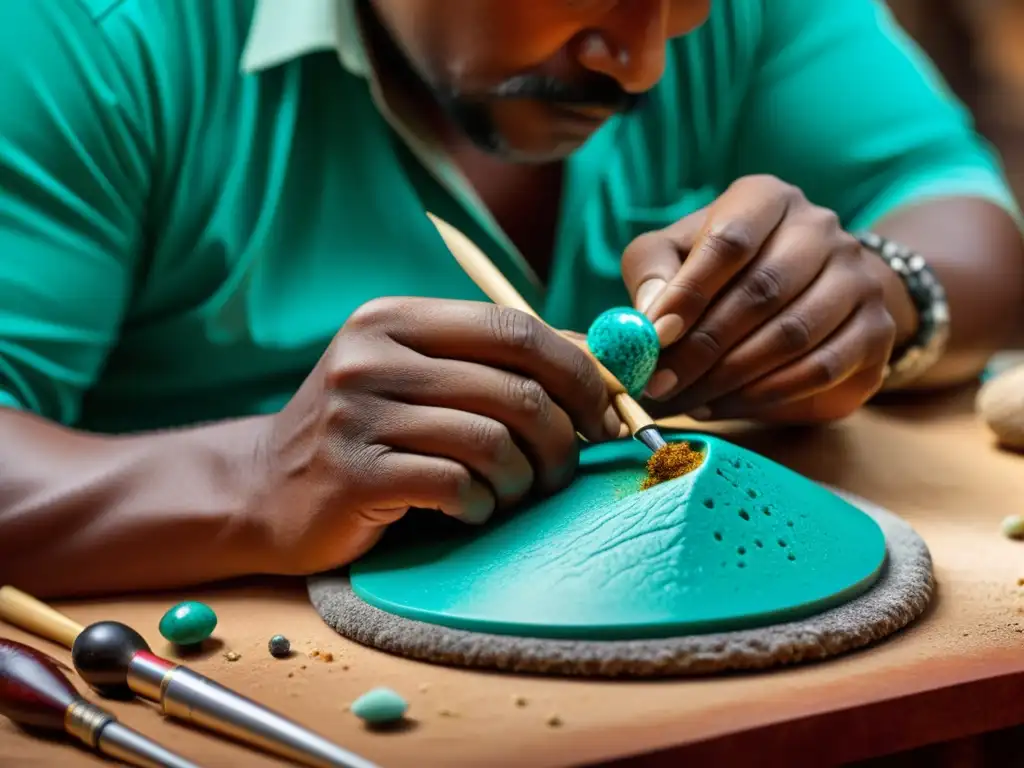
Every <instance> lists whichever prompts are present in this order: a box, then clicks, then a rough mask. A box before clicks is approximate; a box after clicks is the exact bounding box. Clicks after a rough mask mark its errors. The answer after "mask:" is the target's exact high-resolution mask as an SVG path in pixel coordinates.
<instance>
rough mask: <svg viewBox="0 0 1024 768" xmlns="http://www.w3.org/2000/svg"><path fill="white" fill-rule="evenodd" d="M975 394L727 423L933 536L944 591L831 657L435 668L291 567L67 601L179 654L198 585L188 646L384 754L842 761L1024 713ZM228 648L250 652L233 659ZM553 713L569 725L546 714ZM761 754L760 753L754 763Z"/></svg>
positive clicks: (996, 487) (1009, 503)
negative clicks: (737, 670) (390, 721)
mask: <svg viewBox="0 0 1024 768" xmlns="http://www.w3.org/2000/svg"><path fill="white" fill-rule="evenodd" d="M972 398H973V393H972V392H967V393H964V394H963V395H962V396H960V397H957V398H955V399H953V400H947V401H945V402H942V403H934V402H932V403H928V402H924V403H919V404H916V405H915V404H910V405H903V406H891V407H887V408H884V409H875V410H869V411H864V412H861V413H859V414H857V415H856V416H854V417H853V418H851V419H849V420H848V421H846V422H844V423H843V424H840V425H836V426H833V427H830V428H824V429H790V430H781V431H780V430H774V431H773V430H754V429H747V428H744V427H743V426H742V425H737V426H735V427H732V426H730V427H729V428H728V429H726V430H725V432H726V433H727V434H728V436H729V437H730V439H733V440H735V441H736V442H738V443H740V444H743V445H745V446H747V447H749V448H752V449H754V450H757V451H759V452H761V453H763V454H765V455H767V456H769V457H771V458H774V459H776V460H778V461H781V462H782V463H784V464H786V465H788V466H790V467H792V468H794V469H796V470H798V471H800V472H803V473H804V474H806V475H808V476H810V477H812V478H814V479H817V480H819V481H822V482H827V483H832V484H835V485H837V486H839V487H841V488H845V489H847V490H849V491H852V492H853V493H857V494H860V495H861V496H864V497H865V498H868V499H870V500H872V501H874V502H876V503H879V504H881V505H883V506H885V507H887V508H888V509H890V510H892V511H894V512H897V513H898V514H900V515H902V516H904V517H905V518H906V519H907V520H909V521H910V522H911V523H912V524H913V525H914V526H915V527H916V528H917V530H918V531H919V532H920V533H921V534H922V535H923V536H924V538H925V539H926V541H927V542H928V544H929V546H930V547H931V551H932V555H933V557H934V559H935V564H936V575H937V579H938V583H939V589H938V595H937V598H936V600H935V602H934V604H933V606H932V607H931V609H930V610H929V611H928V613H927V614H926V615H925V616H924V617H923V618H922V619H921V620H920V621H918V622H917V623H915V624H914V625H912V626H911V627H909V628H908V629H907V630H905V631H903V632H901V633H899V634H898V635H897V636H895V637H893V638H891V639H890V640H888V641H886V642H883V643H881V644H879V645H877V646H875V647H873V648H870V649H867V650H865V651H862V652H859V653H855V654H852V655H849V656H846V657H842V658H838V659H835V660H832V661H829V662H824V663H821V664H816V665H810V666H804V667H798V668H793V669H788V670H781V671H776V672H771V673H766V674H756V675H736V676H730V677H723V678H714V679H706V680H681V681H673V682H660V683H650V682H648V683H614V682H606V681H565V680H557V679H544V678H529V677H514V676H508V675H497V674H483V673H477V672H470V671H466V670H458V669H447V668H440V667H434V666H430V665H426V664H420V663H415V662H411V661H407V660H405V659H400V658H393V657H389V656H386V655H384V654H381V653H378V652H375V651H372V650H368V649H365V648H361V647H357V646H354V645H353V644H351V643H348V642H346V641H345V640H343V639H341V638H339V637H338V636H337V635H335V634H334V633H333V632H331V631H330V630H329V629H328V628H327V627H326V626H325V625H324V624H323V622H322V621H321V620H320V619H319V617H317V616H316V614H315V613H314V612H313V611H312V609H311V608H310V607H309V605H308V603H307V601H306V598H305V593H304V590H303V586H302V583H301V582H300V581H295V580H282V581H270V582H266V581H265V582H258V583H257V582H252V583H246V584H235V585H228V586H221V587H218V588H216V589H207V590H192V591H187V592H186V591H181V592H176V593H174V594H168V595H155V596H147V597H143V598H131V599H121V600H107V601H89V602H80V603H63V604H58V605H57V606H56V607H57V608H59V609H60V610H62V611H64V612H66V613H67V614H68V615H69V616H71V617H72V618H73V619H75V620H76V621H79V622H83V623H87V622H91V621H96V620H99V619H116V620H119V621H124V622H126V623H128V624H130V625H131V626H133V627H135V628H136V629H137V630H138V631H140V632H141V633H142V634H143V635H144V636H145V637H146V639H147V640H148V641H149V642H150V643H152V644H153V648H154V651H156V652H157V653H159V654H161V655H166V656H168V657H171V658H173V653H174V652H173V650H172V649H170V648H168V647H167V645H166V643H164V642H163V640H162V639H161V638H160V636H159V633H158V632H157V623H158V621H159V619H160V616H161V614H162V613H163V612H164V611H165V610H166V609H167V608H168V606H170V605H172V604H173V603H175V602H177V601H179V600H182V599H200V600H204V601H206V602H208V603H209V604H210V605H211V606H212V607H213V608H214V609H215V610H216V611H217V612H218V614H219V617H220V623H219V624H218V627H217V633H216V634H217V639H218V641H219V642H220V643H222V644H223V646H222V647H219V648H217V647H212V648H211V649H210V651H209V652H208V653H206V654H203V655H200V656H198V657H196V658H193V659H190V660H188V663H189V664H191V665H193V666H194V667H195V668H196V669H197V670H199V671H200V672H202V673H204V674H208V675H210V676H211V677H213V678H214V679H216V680H218V681H220V682H223V683H225V684H227V685H229V686H232V687H234V688H236V689H238V690H239V691H241V692H243V693H245V694H246V695H249V696H252V697H253V698H255V699H256V700H258V701H262V702H264V703H267V704H270V705H272V706H275V707H279V708H281V709H282V710H284V711H285V712H286V713H288V714H289V715H291V716H292V717H294V718H296V719H298V720H299V721H300V722H302V723H305V724H307V725H309V726H310V727H312V728H314V729H317V730H321V731H323V732H325V733H330V734H332V736H333V737H334V738H336V739H337V740H338V741H339V742H341V743H342V744H344V745H345V746H346V747H348V748H350V749H354V750H356V751H357V752H360V753H361V754H364V755H365V756H366V757H368V758H371V759H373V760H375V761H377V762H378V763H380V764H382V765H385V766H389V767H391V766H395V767H396V768H398V767H401V766H423V765H444V766H449V767H451V768H461V767H463V766H465V767H466V768H469V767H470V766H473V767H474V768H475V767H476V766H484V765H486V766H488V768H492V767H494V768H501V767H502V766H523V765H529V766H531V768H532V767H534V766H536V767H537V768H545V767H546V766H566V765H581V764H595V765H596V764H617V765H654V766H660V765H666V766H667V765H673V766H675V765H687V766H691V767H692V766H699V765H712V764H714V765H741V764H751V765H759V766H775V765H779V766H787V767H789V766H803V765H808V766H810V765H813V766H828V765H835V764H837V763H841V762H845V761H853V760H862V759H864V758H866V757H870V756H873V755H879V754H886V753H891V752H896V751H899V750H906V749H910V748H913V747H917V746H920V745H923V744H929V743H933V742H937V741H948V740H954V739H960V738H962V737H965V736H969V735H971V734H975V733H980V732H983V731H990V730H995V729H999V728H1004V727H1007V726H1010V725H1014V724H1018V723H1024V697H1022V696H1021V695H1020V691H1021V690H1022V685H1024V652H1022V649H1024V589H1022V588H1021V587H1018V584H1017V581H1018V579H1022V578H1024V544H1021V543H1018V542H1012V541H1009V540H1007V539H1005V538H1003V537H1002V535H1001V534H1000V532H999V523H1000V520H1001V519H1002V518H1003V517H1004V516H1006V515H1008V514H1011V513H1020V512H1021V504H1022V499H1024V457H1021V456H1018V455H1012V454H1007V453H1002V452H1000V451H998V450H997V449H996V448H995V447H994V446H993V444H992V441H991V439H990V436H989V433H988V431H987V430H986V429H985V428H984V426H983V425H981V424H980V423H979V422H978V421H977V419H976V418H975V417H974V415H973V413H972V412H971V410H970V408H971V402H972ZM277 633H283V634H285V635H287V636H288V637H289V638H290V639H291V641H292V646H293V647H294V648H295V649H297V651H298V654H297V655H296V656H295V657H294V658H292V659H289V660H284V661H278V660H275V659H273V658H271V657H270V655H269V653H268V652H267V641H268V639H269V638H270V637H271V636H272V635H274V634H277ZM0 634H4V635H8V636H10V637H13V638H14V639H16V640H20V641H22V642H27V643H28V644H30V645H35V646H37V647H39V648H41V649H43V650H45V651H46V652H48V653H52V654H53V655H54V656H56V657H57V658H59V659H62V660H67V659H68V658H69V654H68V652H67V651H66V650H65V649H63V648H60V647H58V646H55V645H53V644H49V643H44V642H41V641H38V640H36V639H34V638H30V637H29V636H27V635H25V634H24V633H21V632H18V631H16V630H8V629H7V628H2V629H0ZM313 648H319V649H322V650H325V651H330V652H331V653H333V654H334V657H335V660H334V662H333V663H329V664H328V663H325V662H322V661H318V660H314V659H310V658H307V657H306V656H305V653H306V652H308V651H310V650H311V649H313ZM226 650H234V651H237V652H239V653H241V654H242V657H241V659H239V660H238V661H236V662H234V663H231V662H228V661H226V660H225V659H224V658H223V656H222V653H223V651H226ZM376 685H387V686H391V687H393V688H395V689H396V690H398V691H400V692H401V693H402V694H404V695H405V696H406V697H408V699H409V700H410V702H411V708H410V713H409V714H410V717H411V718H413V719H414V721H415V725H414V726H413V727H410V728H407V729H405V730H403V731H401V732H393V733H372V732H368V731H366V730H364V729H363V728H362V727H361V726H360V725H359V724H358V723H357V721H356V720H355V718H354V717H353V716H352V715H351V714H350V713H348V712H347V711H346V709H345V707H346V705H347V704H349V703H350V702H351V701H352V699H354V698H355V697H356V696H358V695H359V694H361V693H363V692H365V691H366V690H368V689H369V688H371V687H373V686H376ZM421 687H423V690H421ZM515 697H523V698H525V700H526V702H527V703H526V706H517V705H516V703H515ZM110 708H111V710H112V711H114V712H115V713H116V714H117V715H118V717H121V718H123V720H124V722H125V723H126V724H127V725H129V726H132V727H136V728H138V729H139V730H141V731H142V732H143V733H145V734H146V735H149V736H151V737H153V738H155V739H157V740H159V741H161V742H163V743H168V744H174V745H175V747H176V749H178V750H179V751H180V752H181V753H182V754H183V755H185V756H188V757H191V758H192V759H194V760H196V761H197V762H199V763H201V764H203V765H204V766H213V767H214V768H216V767H217V766H225V767H226V766H236V765H246V766H253V767H254V768H257V767H258V766H269V765H278V764H279V763H276V762H274V761H272V760H270V759H268V758H264V757H262V756H255V755H253V754H252V753H248V752H246V751H245V749H244V748H242V747H238V746H234V745H230V744H227V743H224V742H221V741H218V740H214V739H212V738H209V737H207V736H205V735H202V734H199V733H196V732H192V731H187V730H185V729H183V728H181V727H179V726H175V725H174V724H172V723H168V722H165V721H163V720H162V719H161V718H160V717H159V715H158V714H157V713H156V712H154V711H152V710H151V709H150V708H148V707H144V706H140V705H138V704H118V703H112V704H111V705H110ZM552 715H557V716H558V717H559V718H560V719H561V721H562V724H561V726H559V727H551V726H549V725H548V724H547V721H548V719H549V718H550V717H551V716H552ZM754 756H756V758H757V760H756V762H751V763H746V762H745V760H749V759H751V758H752V757H754ZM741 758H745V760H741ZM627 759H628V760H629V761H628V762H622V761H623V760H627ZM615 761H620V762H618V763H616V762H615ZM94 764H95V765H101V763H99V762H97V761H95V760H94V759H93V758H91V757H89V756H88V755H84V754H80V753H78V752H77V751H75V750H73V749H68V748H64V747H62V746H59V745H54V744H51V743H48V742H43V741H37V740H33V739H31V738H29V737H27V736H24V735H22V734H20V733H18V732H16V731H15V730H14V729H13V728H11V727H9V725H8V724H7V723H3V724H0V765H61V766H69V767H70V768H74V767H75V766H86V765H94Z"/></svg>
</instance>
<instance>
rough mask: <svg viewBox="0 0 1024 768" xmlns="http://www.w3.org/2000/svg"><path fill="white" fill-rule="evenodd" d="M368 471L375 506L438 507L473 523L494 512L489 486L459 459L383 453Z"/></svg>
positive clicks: (375, 507)
mask: <svg viewBox="0 0 1024 768" xmlns="http://www.w3.org/2000/svg"><path fill="white" fill-rule="evenodd" d="M369 473H371V474H372V477H373V482H372V483H368V484H367V485H368V486H370V487H372V488H373V491H374V493H373V495H372V496H369V497H367V498H366V501H365V502H364V503H366V504H367V505H368V506H370V507H371V508H372V509H380V510H391V509H395V508H406V507H416V508H419V509H436V510H439V511H441V512H443V513H444V514H446V515H448V516H450V517H454V518H456V519H458V520H462V521H463V522H465V523H470V524H471V525H479V524H481V523H485V522H487V520H488V519H489V518H490V517H491V515H492V514H493V513H494V508H495V499H494V496H493V494H492V493H491V491H490V489H489V488H488V487H487V486H486V485H485V484H484V483H483V482H481V481H480V480H477V479H476V478H474V477H473V474H472V472H470V471H469V469H468V468H467V467H466V466H465V465H463V464H460V463H459V462H457V461H453V460H451V459H445V458H441V457H438V456H420V455H418V454H413V453H401V452H397V451H385V452H382V453H381V454H380V455H379V456H378V457H377V458H376V459H375V460H374V462H373V464H372V466H371V468H370V469H369Z"/></svg>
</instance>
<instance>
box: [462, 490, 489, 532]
mask: <svg viewBox="0 0 1024 768" xmlns="http://www.w3.org/2000/svg"><path fill="white" fill-rule="evenodd" d="M466 497H467V498H466V505H465V509H464V510H463V513H462V516H461V519H462V522H464V523H467V524H469V525H483V524H484V523H486V522H487V521H488V520H490V519H491V515H492V514H493V513H494V496H493V495H492V494H491V492H490V491H489V490H487V489H485V488H484V487H482V486H481V485H480V484H479V483H473V485H472V486H471V487H470V490H469V493H467V494H466Z"/></svg>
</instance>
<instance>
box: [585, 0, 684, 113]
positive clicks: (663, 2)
mask: <svg viewBox="0 0 1024 768" xmlns="http://www.w3.org/2000/svg"><path fill="white" fill-rule="evenodd" d="M670 2H671V0H624V2H619V3H617V4H616V6H615V9H614V10H613V11H611V12H610V13H608V14H607V16H605V18H604V19H603V20H602V22H601V24H600V26H598V27H594V28H591V29H588V30H586V31H584V32H583V33H582V34H581V35H580V37H579V47H578V49H577V58H578V60H579V62H580V64H581V65H583V66H584V67H586V68H587V69H590V70H592V71H594V72H600V73H601V74H603V75H608V76H609V77H613V78H615V79H616V80H617V81H618V82H619V84H620V85H621V86H622V87H623V89H624V90H626V91H628V92H629V93H643V92H645V91H649V90H650V89H651V88H653V87H654V86H655V85H656V84H657V83H658V81H659V80H661V76H662V75H663V74H664V73H665V46H666V45H667V44H668V22H669V4H670Z"/></svg>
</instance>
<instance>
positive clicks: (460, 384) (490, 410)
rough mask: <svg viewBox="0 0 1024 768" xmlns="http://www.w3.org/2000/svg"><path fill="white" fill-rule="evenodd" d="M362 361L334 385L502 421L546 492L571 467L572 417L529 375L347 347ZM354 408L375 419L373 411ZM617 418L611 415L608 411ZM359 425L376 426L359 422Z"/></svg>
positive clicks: (403, 351)
mask: <svg viewBox="0 0 1024 768" xmlns="http://www.w3.org/2000/svg"><path fill="white" fill-rule="evenodd" d="M350 354H352V355H360V356H362V357H363V358H365V359H366V361H367V362H366V363H362V364H361V363H358V362H356V361H352V360H350V361H349V370H350V371H352V372H353V373H351V374H350V375H352V376H353V379H352V380H349V381H347V382H340V383H341V384H342V385H343V386H342V387H341V391H356V392H367V391H369V392H373V393H375V394H376V395H377V396H379V397H382V398H385V399H386V400H390V401H392V402H391V403H389V407H394V406H396V403H395V402H394V401H399V402H400V403H405V404H408V405H413V406H432V407H435V408H439V409H447V410H450V411H460V412H463V413H466V414H475V415H476V416H477V417H483V418H484V419H488V420H492V421H494V422H497V423H499V424H502V425H504V426H505V427H506V428H507V429H508V430H509V431H510V433H511V434H512V436H513V438H514V440H515V442H516V443H517V445H518V446H519V448H520V450H521V451H522V452H523V453H524V454H525V456H526V458H527V459H528V460H529V462H530V464H531V465H532V467H533V471H534V477H535V482H536V485H537V487H538V488H539V489H540V490H541V491H542V492H545V493H551V492H553V491H555V490H557V489H560V488H562V487H564V485H565V484H566V483H568V482H569V481H570V480H571V479H572V476H573V474H574V472H575V470H576V466H577V464H578V461H579V445H578V440H577V438H576V430H575V428H574V427H573V423H572V419H571V418H570V417H569V415H568V414H567V413H566V412H565V411H564V410H563V409H562V408H561V407H559V405H558V404H557V403H555V401H554V400H552V398H551V396H550V395H549V394H548V392H547V391H546V390H545V389H544V387H542V386H541V385H540V384H538V383H537V382H536V381H534V380H533V379H528V378H526V377H524V376H519V375H518V374H515V373H509V372H507V371H502V370H498V369H497V368H491V367H489V366H486V365H480V364H478V363H467V362H464V361H462V360H437V359H434V358H429V357H425V356H423V355H420V354H419V353H417V352H414V351H413V350H410V349H408V348H405V347H399V348H397V350H395V351H393V352H392V353H391V354H389V355H387V356H384V355H382V354H381V353H380V352H379V350H376V349H369V345H367V349H366V351H365V352H364V351H361V350H355V351H351V352H350ZM356 409H359V410H361V411H362V412H365V413H367V414H368V418H376V417H375V416H374V415H373V414H375V413H376V412H377V411H378V410H379V411H384V410H385V409H383V408H380V409H377V408H374V409H372V411H370V409H369V408H368V407H367V406H366V405H356V406H355V408H353V409H350V410H352V411H354V412H359V411H357V410H356ZM614 418H615V421H616V423H617V422H618V417H617V416H615V417H614ZM360 428H361V429H363V430H371V434H376V433H375V432H372V430H376V429H378V426H377V425H376V424H375V423H366V421H365V420H363V421H362V423H361V425H360Z"/></svg>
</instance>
